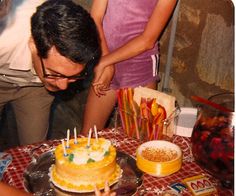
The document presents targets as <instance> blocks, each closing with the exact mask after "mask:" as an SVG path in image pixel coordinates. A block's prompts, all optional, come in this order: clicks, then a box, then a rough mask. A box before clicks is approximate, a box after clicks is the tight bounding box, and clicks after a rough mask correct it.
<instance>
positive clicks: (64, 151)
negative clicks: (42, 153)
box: [61, 139, 67, 156]
mask: <svg viewBox="0 0 236 196" xmlns="http://www.w3.org/2000/svg"><path fill="white" fill-rule="evenodd" d="M61 142H62V149H63V153H64V156H67V153H66V147H65V142H64V139H62V140H61Z"/></svg>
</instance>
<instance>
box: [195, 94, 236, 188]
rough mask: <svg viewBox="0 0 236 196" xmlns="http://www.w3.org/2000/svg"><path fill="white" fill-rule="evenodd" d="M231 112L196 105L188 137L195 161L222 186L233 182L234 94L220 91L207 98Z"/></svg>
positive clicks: (227, 186) (228, 185) (230, 185)
mask: <svg viewBox="0 0 236 196" xmlns="http://www.w3.org/2000/svg"><path fill="white" fill-rule="evenodd" d="M208 100H209V101H212V102H214V103H217V104H219V105H221V106H223V107H225V108H228V109H230V110H232V112H225V111H224V110H220V109H216V108H215V107H212V106H211V105H208V104H205V105H202V106H201V107H199V113H198V118H197V121H196V123H195V125H194V128H193V132H192V136H191V141H192V152H193V156H194V158H195V160H196V162H197V163H198V164H199V165H200V166H201V167H202V168H203V169H204V170H205V171H207V172H208V173H210V174H211V175H212V176H214V177H216V178H217V179H218V180H219V181H220V182H221V183H222V185H223V186H224V187H226V188H233V184H234V124H233V123H234V120H233V118H235V114H234V94H233V93H223V94H218V95H215V96H212V97H210V98H209V99H208Z"/></svg>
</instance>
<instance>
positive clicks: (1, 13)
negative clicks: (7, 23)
mask: <svg viewBox="0 0 236 196" xmlns="http://www.w3.org/2000/svg"><path fill="white" fill-rule="evenodd" d="M11 1H12V0H0V19H2V18H4V17H5V16H6V15H7V14H8V12H9V10H10V8H11Z"/></svg>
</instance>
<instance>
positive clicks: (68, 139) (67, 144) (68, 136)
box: [66, 129, 70, 148]
mask: <svg viewBox="0 0 236 196" xmlns="http://www.w3.org/2000/svg"><path fill="white" fill-rule="evenodd" d="M69 141H70V130H69V129H68V130H67V140H66V148H70V145H69Z"/></svg>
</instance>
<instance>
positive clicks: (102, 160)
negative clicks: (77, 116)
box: [49, 138, 121, 192]
mask: <svg viewBox="0 0 236 196" xmlns="http://www.w3.org/2000/svg"><path fill="white" fill-rule="evenodd" d="M49 176H50V180H51V181H52V182H53V184H54V185H55V186H56V187H59V188H60V189H62V190H65V191H70V192H92V191H94V185H95V184H96V186H97V187H98V188H99V189H103V188H104V184H105V182H106V181H108V182H109V184H110V185H111V184H114V183H115V182H117V181H118V179H119V178H120V177H121V169H120V167H119V165H118V164H117V163H116V149H115V147H114V146H112V145H111V142H110V141H109V140H107V139H104V138H96V139H95V138H77V139H76V141H75V140H74V139H71V140H69V141H67V145H66V147H65V145H64V143H62V144H60V145H58V146H57V147H56V149H55V164H53V165H52V166H51V168H50V172H49Z"/></svg>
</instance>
